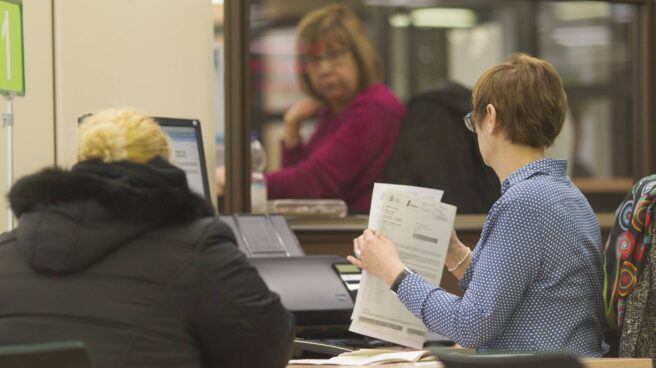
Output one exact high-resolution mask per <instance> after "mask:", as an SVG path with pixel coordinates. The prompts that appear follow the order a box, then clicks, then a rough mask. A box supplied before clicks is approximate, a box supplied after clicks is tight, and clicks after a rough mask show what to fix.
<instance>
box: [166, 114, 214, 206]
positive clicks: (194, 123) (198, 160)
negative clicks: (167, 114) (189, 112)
mask: <svg viewBox="0 0 656 368" xmlns="http://www.w3.org/2000/svg"><path fill="white" fill-rule="evenodd" d="M153 118H154V119H155V120H156V121H157V122H158V123H159V125H160V127H161V128H162V131H164V132H165V133H166V134H167V135H168V136H169V138H170V141H171V163H172V164H174V165H176V166H177V167H179V168H181V169H182V170H184V172H185V173H186V174H187V182H188V183H189V187H190V188H191V190H192V191H194V192H196V193H198V194H199V195H202V196H204V197H205V199H206V200H208V201H210V188H209V184H208V183H209V182H208V178H207V166H206V165H205V150H204V148H203V147H204V146H203V136H202V134H201V130H200V121H198V120H194V119H178V118H162V117H156V116H155V117H153Z"/></svg>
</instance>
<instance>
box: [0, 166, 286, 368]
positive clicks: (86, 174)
mask: <svg viewBox="0 0 656 368" xmlns="http://www.w3.org/2000/svg"><path fill="white" fill-rule="evenodd" d="M9 200H10V204H11V207H12V210H13V211H14V213H15V214H16V216H17V217H18V218H19V222H18V226H17V227H16V229H14V230H12V231H10V232H7V233H4V234H2V235H0V345H9V344H22V343H37V342H53V341H62V340H81V341H83V342H85V343H86V345H87V346H88V348H89V350H90V353H91V355H92V358H93V361H94V366H95V367H99V368H102V367H185V368H186V367H224V368H228V367H284V366H285V365H286V364H287V360H288V359H289V356H290V351H291V346H292V340H293V335H294V320H293V316H292V315H291V314H290V313H289V312H288V311H286V310H285V309H284V308H283V306H282V305H281V303H280V299H279V297H278V295H277V294H275V293H272V292H271V291H269V289H268V288H267V286H266V285H265V284H264V282H263V280H262V279H261V278H260V276H259V275H258V273H257V271H256V270H255V269H254V268H253V267H252V266H251V265H249V263H248V262H247V261H246V258H245V257H244V255H243V254H242V253H241V252H240V251H239V250H238V248H237V247H236V246H235V241H234V237H233V234H232V232H231V231H230V229H229V228H228V226H226V225H225V224H224V223H222V222H221V221H220V220H219V219H218V218H216V217H214V216H213V214H212V210H211V207H209V206H208V204H207V203H206V202H205V201H204V200H203V199H202V198H200V197H199V196H197V195H195V194H193V193H192V192H191V191H190V190H189V188H188V186H187V181H186V178H185V174H184V172H182V171H181V170H179V169H177V168H176V167H174V166H172V165H171V164H169V163H168V162H166V161H165V160H163V159H160V158H155V159H153V160H151V161H150V162H149V163H147V164H145V165H143V164H137V163H132V162H127V161H122V162H116V163H109V164H107V163H102V162H99V161H83V162H80V163H78V164H76V165H75V166H74V167H73V168H72V169H71V170H70V171H64V170H60V169H45V170H43V171H41V172H38V173H36V174H34V175H30V176H27V177H24V178H22V179H21V180H19V181H18V182H17V183H16V184H15V185H14V186H13V188H12V189H11V191H10V193H9Z"/></svg>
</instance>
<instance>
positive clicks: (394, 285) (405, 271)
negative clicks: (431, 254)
mask: <svg viewBox="0 0 656 368" xmlns="http://www.w3.org/2000/svg"><path fill="white" fill-rule="evenodd" d="M413 273H414V272H413V271H412V270H411V269H409V268H408V267H406V268H404V269H403V271H401V273H399V275H398V276H396V278H395V279H394V282H393V283H392V286H390V290H391V291H392V292H393V293H394V295H396V293H397V291H398V290H399V285H401V282H402V281H403V279H405V278H406V276H408V275H411V274H413Z"/></svg>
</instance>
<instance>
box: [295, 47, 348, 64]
mask: <svg viewBox="0 0 656 368" xmlns="http://www.w3.org/2000/svg"><path fill="white" fill-rule="evenodd" d="M349 52H350V50H349V49H336V50H331V51H327V52H325V53H323V54H317V55H311V54H305V55H302V56H301V62H302V63H303V66H305V67H306V68H316V67H318V66H319V64H321V62H322V61H325V62H327V63H328V64H330V65H331V66H338V65H339V64H340V63H341V61H342V60H343V57H344V56H346V54H348V53H349Z"/></svg>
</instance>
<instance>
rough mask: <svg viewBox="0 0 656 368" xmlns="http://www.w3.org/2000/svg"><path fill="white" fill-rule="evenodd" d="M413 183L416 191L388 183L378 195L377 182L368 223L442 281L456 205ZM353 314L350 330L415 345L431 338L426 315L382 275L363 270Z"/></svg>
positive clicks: (434, 280) (416, 266)
mask: <svg viewBox="0 0 656 368" xmlns="http://www.w3.org/2000/svg"><path fill="white" fill-rule="evenodd" d="M377 185H378V184H377ZM406 188H407V187H406ZM411 188H412V189H414V191H413V192H412V193H410V192H409V191H408V190H403V188H402V190H399V189H398V187H397V188H394V189H392V188H389V187H388V188H386V189H384V190H382V197H378V196H377V195H376V187H374V197H373V198H372V206H371V213H370V217H369V226H370V228H372V229H374V230H376V231H377V233H380V234H383V235H385V236H386V237H388V238H389V239H391V240H392V241H393V242H394V244H395V245H396V247H397V251H398V252H399V256H400V257H401V261H403V263H404V264H405V265H406V266H407V267H409V268H410V269H412V270H413V271H414V272H417V273H419V274H420V275H422V276H423V277H424V278H425V279H426V280H427V281H428V282H430V283H431V284H433V285H436V286H437V285H439V283H440V279H441V278H442V268H443V267H444V259H445V257H446V253H447V250H448V246H449V239H450V238H451V231H452V229H453V221H454V219H455V214H456V207H454V206H451V205H448V204H445V203H442V202H440V201H439V200H440V199H441V194H442V192H441V191H436V192H439V193H434V195H433V196H431V195H427V193H426V192H423V195H421V194H420V195H417V194H414V193H418V192H417V189H423V190H428V189H426V188H417V187H411ZM379 195H380V194H379ZM435 198H437V199H435ZM351 319H352V321H351V326H350V328H349V330H350V331H353V332H356V333H359V334H362V335H366V336H371V337H374V338H378V339H382V340H386V341H391V342H394V343H397V344H400V345H405V346H409V347H412V348H415V349H421V348H422V346H423V344H424V341H425V340H426V332H427V330H426V328H425V327H424V325H423V323H422V321H421V320H420V319H419V318H417V317H415V316H414V315H412V313H410V312H409V311H408V310H407V309H406V307H405V306H404V305H403V304H402V303H401V302H400V301H399V300H398V298H397V296H396V295H394V294H393V293H392V292H391V291H390V290H389V287H388V286H387V285H386V284H385V283H384V282H383V281H382V280H381V279H379V278H378V277H376V276H373V275H369V274H368V273H367V272H363V274H362V280H361V281H360V289H359V291H358V297H357V299H356V303H355V306H354V308H353V314H352V316H351Z"/></svg>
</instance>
